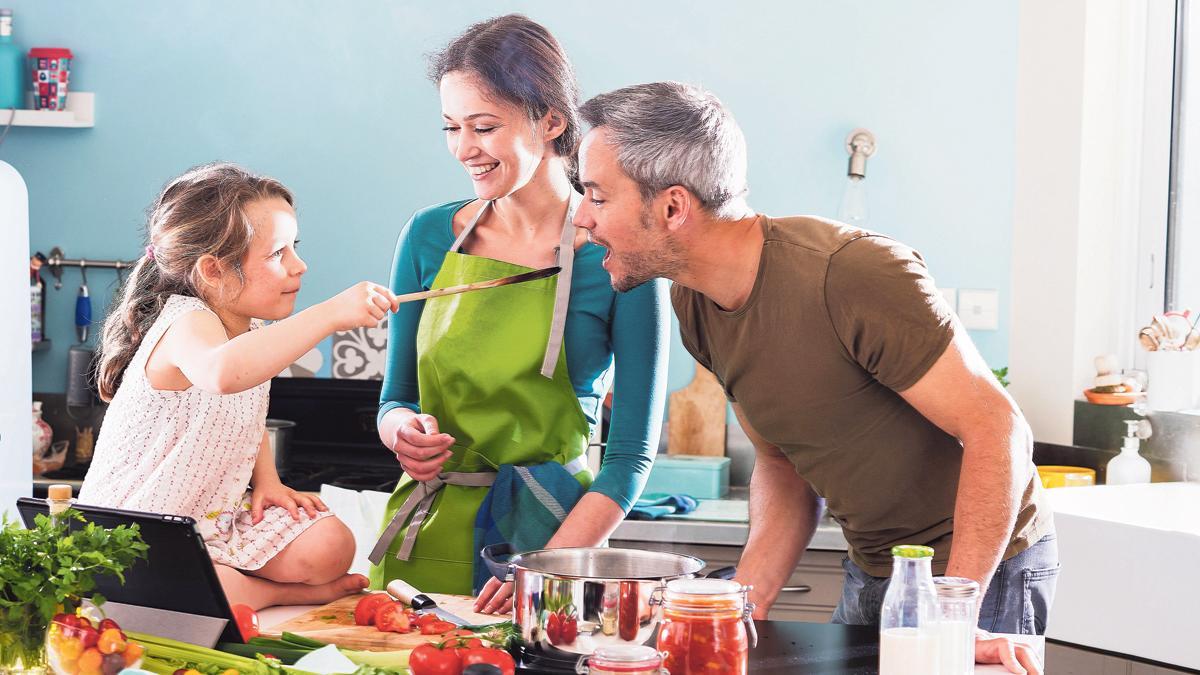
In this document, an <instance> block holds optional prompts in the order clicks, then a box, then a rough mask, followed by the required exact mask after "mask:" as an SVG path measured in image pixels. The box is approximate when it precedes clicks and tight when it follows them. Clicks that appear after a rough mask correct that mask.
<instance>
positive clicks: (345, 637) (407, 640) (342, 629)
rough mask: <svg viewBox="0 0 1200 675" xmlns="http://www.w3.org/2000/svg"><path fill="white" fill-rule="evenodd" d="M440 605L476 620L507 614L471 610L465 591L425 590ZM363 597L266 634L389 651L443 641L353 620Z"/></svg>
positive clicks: (304, 616)
mask: <svg viewBox="0 0 1200 675" xmlns="http://www.w3.org/2000/svg"><path fill="white" fill-rule="evenodd" d="M426 595H428V596H429V597H431V598H433V601H434V602H436V603H437V604H438V607H441V608H442V609H444V610H446V611H447V612H450V613H451V614H454V615H456V616H459V617H462V618H463V619H465V620H467V621H469V622H471V623H473V624H475V625H482V624H492V623H500V622H501V621H504V620H505V619H506V618H507V617H503V616H493V615H491V614H476V613H475V612H473V611H471V607H472V606H473V605H474V604H475V600H474V599H473V598H470V597H468V596H465V595H446V594H443V593H426ZM362 597H363V594H361V593H355V594H354V595H348V596H346V597H344V598H342V599H341V600H334V601H333V602H331V603H329V604H328V605H324V606H321V607H318V608H316V609H310V610H309V611H307V612H305V613H303V614H301V615H299V616H295V617H292V618H291V619H288V620H287V621H285V622H283V623H281V624H279V625H277V626H271V627H270V628H268V629H266V630H264V631H263V634H264V635H274V636H278V635H282V634H283V633H284V632H288V633H295V634H296V635H303V636H305V637H309V638H312V639H314V640H320V641H321V642H327V643H331V644H336V645H337V646H339V647H345V648H346V649H358V650H362V651H371V652H387V651H396V650H400V649H413V648H415V647H419V646H420V645H422V644H424V643H426V642H440V641H441V640H442V639H443V638H442V636H440V635H421V634H420V633H419V632H412V633H385V632H383V631H381V630H378V629H377V628H375V626H359V625H356V624H355V623H354V606H355V605H357V604H358V601H359V600H360V599H361V598H362Z"/></svg>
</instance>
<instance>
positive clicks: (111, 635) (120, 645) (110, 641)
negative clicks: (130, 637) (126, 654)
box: [96, 628, 125, 654]
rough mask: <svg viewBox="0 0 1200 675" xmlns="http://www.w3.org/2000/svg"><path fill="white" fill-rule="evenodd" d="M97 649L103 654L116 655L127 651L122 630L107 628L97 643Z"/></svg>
mask: <svg viewBox="0 0 1200 675" xmlns="http://www.w3.org/2000/svg"><path fill="white" fill-rule="evenodd" d="M96 648H97V649H99V650H100V653H101V654H116V653H118V652H123V651H125V636H124V635H121V629H120V628H106V629H105V630H104V631H102V632H101V633H100V639H99V640H97V641H96Z"/></svg>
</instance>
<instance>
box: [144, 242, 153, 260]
mask: <svg viewBox="0 0 1200 675" xmlns="http://www.w3.org/2000/svg"><path fill="white" fill-rule="evenodd" d="M146 257H147V258H149V259H150V260H151V261H153V260H154V244H150V245H149V246H147V247H146Z"/></svg>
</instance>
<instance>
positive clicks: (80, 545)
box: [0, 509, 147, 672]
mask: <svg viewBox="0 0 1200 675" xmlns="http://www.w3.org/2000/svg"><path fill="white" fill-rule="evenodd" d="M72 521H80V523H83V521H84V518H83V516H82V515H81V514H80V513H79V512H78V511H75V510H73V509H68V510H67V511H65V512H63V513H61V514H59V515H56V516H54V517H50V516H47V515H42V514H39V515H38V516H37V517H36V518H35V523H34V527H32V528H30V529H25V528H23V527H21V525H20V523H17V522H13V521H10V520H9V519H8V517H7V516H4V517H3V518H0V672H11V671H14V670H16V671H20V670H27V671H41V670H43V669H44V667H45V659H46V651H45V640H46V628H47V626H48V625H49V624H50V621H51V619H52V618H53V617H54V615H55V614H58V613H60V612H74V611H75V610H76V609H78V608H79V604H80V602H81V601H82V600H83V599H84V598H86V597H88V596H91V600H92V602H93V603H94V604H96V605H100V604H103V602H104V598H103V597H102V596H100V595H99V594H93V593H92V591H93V589H95V587H96V579H97V578H98V577H102V576H105V575H116V576H117V578H118V579H120V580H121V582H122V583H124V581H125V576H124V573H125V570H126V569H128V568H129V566H130V565H131V564H133V562H134V561H135V560H136V559H138V558H143V557H145V555H146V550H147V546H146V543H145V542H144V541H143V540H142V535H141V533H140V532H138V527H137V525H130V526H125V525H120V526H118V527H115V528H112V529H108V528H104V527H101V526H99V525H96V524H95V523H86V524H81V525H74V526H73V522H72Z"/></svg>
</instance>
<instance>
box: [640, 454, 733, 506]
mask: <svg viewBox="0 0 1200 675" xmlns="http://www.w3.org/2000/svg"><path fill="white" fill-rule="evenodd" d="M729 461H730V460H729V458H728V457H708V456H701V455H658V456H657V457H655V459H654V467H653V468H651V469H650V478H648V479H647V480H646V489H645V490H643V492H642V494H647V495H648V494H652V493H663V494H672V495H674V494H680V493H682V494H685V495H690V496H692V497H695V498H696V499H720V498H721V497H724V496H725V495H726V494H727V493H728V492H729Z"/></svg>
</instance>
